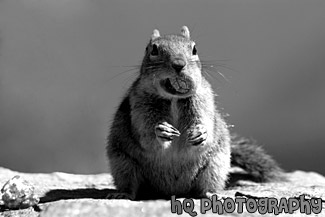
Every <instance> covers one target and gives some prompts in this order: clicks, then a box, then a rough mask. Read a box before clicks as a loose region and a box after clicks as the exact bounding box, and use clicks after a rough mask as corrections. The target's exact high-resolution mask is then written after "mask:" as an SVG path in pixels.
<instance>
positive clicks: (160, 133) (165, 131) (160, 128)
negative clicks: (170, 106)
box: [155, 122, 181, 144]
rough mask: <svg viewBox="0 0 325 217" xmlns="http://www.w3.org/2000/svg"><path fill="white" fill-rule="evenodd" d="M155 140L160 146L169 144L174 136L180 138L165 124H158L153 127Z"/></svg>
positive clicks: (174, 130)
mask: <svg viewBox="0 0 325 217" xmlns="http://www.w3.org/2000/svg"><path fill="white" fill-rule="evenodd" d="M155 133H156V138H157V140H158V142H159V143H160V144H164V143H170V142H171V141H172V140H173V137H174V136H177V137H178V136H180V135H181V133H180V132H179V131H178V130H177V129H176V128H175V127H173V126H172V125H170V124H169V123H167V122H162V123H158V124H157V125H156V126H155Z"/></svg>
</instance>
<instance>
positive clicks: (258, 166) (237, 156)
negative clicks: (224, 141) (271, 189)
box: [231, 136, 285, 182]
mask: <svg viewBox="0 0 325 217" xmlns="http://www.w3.org/2000/svg"><path fill="white" fill-rule="evenodd" d="M231 165H232V166H235V167H240V168H242V169H243V170H245V172H246V173H247V175H246V177H248V178H247V179H250V180H253V181H255V182H268V181H280V180H285V178H284V173H283V170H282V169H281V168H280V167H279V165H278V164H277V162H276V161H275V160H273V158H272V157H271V156H270V155H268V154H266V152H265V151H264V149H262V147H260V146H258V145H257V144H256V142H255V141H253V140H250V139H247V138H242V137H237V136H233V137H232V144H231Z"/></svg>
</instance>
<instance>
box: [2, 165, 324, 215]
mask: <svg viewBox="0 0 325 217" xmlns="http://www.w3.org/2000/svg"><path fill="white" fill-rule="evenodd" d="M15 175H20V176H21V177H23V178H24V179H26V180H27V181H28V182H30V183H31V184H32V185H33V186H34V187H35V194H36V195H37V196H39V197H40V203H39V205H38V206H36V207H30V208H26V209H21V210H9V209H6V208H5V207H4V206H3V205H1V206H0V216H40V217H49V216H51V217H56V216H58V217H59V216H60V217H62V216H69V217H75V216H85V217H89V216H94V217H96V216H109V215H113V216H127V217H130V216H177V214H174V213H171V201H166V200H151V201H128V200H107V199H104V198H105V197H106V196H107V195H108V194H109V193H110V192H114V191H115V190H114V186H113V182H112V181H113V180H112V177H111V176H110V174H96V175H75V174H67V173H59V172H56V173H50V174H33V173H20V172H15V171H11V170H9V169H5V168H0V188H1V187H2V186H3V185H4V183H5V182H6V181H8V180H9V179H10V178H12V177H13V176H15ZM286 176H287V179H288V181H286V182H277V183H263V184H257V183H254V182H249V181H239V182H238V183H237V185H235V186H233V187H231V188H229V189H227V190H225V191H222V192H219V193H220V194H219V196H222V197H230V198H233V199H235V198H236V197H235V195H236V196H237V197H241V198H246V199H248V198H252V199H258V198H262V197H269V198H270V197H274V198H277V199H278V200H279V199H280V198H282V197H285V198H289V197H295V198H299V196H300V195H304V196H305V198H306V200H307V201H310V200H308V199H311V198H313V197H316V198H322V212H321V213H320V214H319V216H325V177H324V176H322V175H319V174H317V173H314V172H302V171H295V172H292V173H287V174H286ZM178 200H179V201H180V202H182V201H183V199H178ZM200 202H201V201H200V200H194V202H193V205H194V210H193V211H196V212H197V214H198V215H197V216H216V215H217V214H215V213H212V212H211V211H208V212H207V213H206V214H201V212H200ZM0 204H1V202H0ZM243 210H244V213H243V214H238V213H237V209H236V210H235V212H234V213H228V214H226V215H224V216H259V215H260V214H259V213H258V212H255V213H254V214H251V213H248V212H247V211H246V208H245V206H244V208H243ZM312 214H313V212H312ZM182 215H184V216H190V215H189V214H188V213H186V212H185V211H183V213H182ZM263 216H273V214H272V215H271V214H266V215H263ZM279 216H305V214H300V212H299V210H298V211H296V212H294V215H292V214H291V215H290V214H285V213H281V214H280V215H279Z"/></svg>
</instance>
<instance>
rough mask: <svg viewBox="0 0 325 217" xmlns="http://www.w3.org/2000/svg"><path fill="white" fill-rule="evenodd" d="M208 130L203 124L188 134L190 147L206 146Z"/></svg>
mask: <svg viewBox="0 0 325 217" xmlns="http://www.w3.org/2000/svg"><path fill="white" fill-rule="evenodd" d="M207 137H208V133H207V129H206V128H205V126H204V125H203V124H198V125H196V126H194V127H193V128H192V129H191V130H190V131H189V133H188V142H189V143H190V145H194V146H197V145H204V144H205V141H206V140H207Z"/></svg>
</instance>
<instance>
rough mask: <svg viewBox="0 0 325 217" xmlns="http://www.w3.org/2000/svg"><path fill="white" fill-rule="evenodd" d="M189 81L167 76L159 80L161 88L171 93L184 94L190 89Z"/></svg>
mask: <svg viewBox="0 0 325 217" xmlns="http://www.w3.org/2000/svg"><path fill="white" fill-rule="evenodd" d="M191 83H192V82H191V81H189V80H188V79H185V78H184V79H183V78H167V79H164V80H162V81H161V82H160V85H161V86H162V87H163V89H164V90H165V91H166V92H167V93H170V94H172V95H185V94H188V93H189V92H190V91H191V87H192V85H191Z"/></svg>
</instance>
